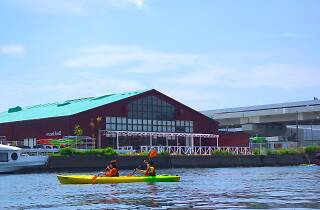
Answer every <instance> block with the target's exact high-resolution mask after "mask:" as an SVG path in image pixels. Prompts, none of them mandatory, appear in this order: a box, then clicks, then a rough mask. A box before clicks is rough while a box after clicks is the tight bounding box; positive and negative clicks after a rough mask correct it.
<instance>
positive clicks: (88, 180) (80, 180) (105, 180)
mask: <svg viewBox="0 0 320 210" xmlns="http://www.w3.org/2000/svg"><path fill="white" fill-rule="evenodd" d="M57 177H58V180H59V181H60V183H61V184H118V183H135V182H179V181H180V176H169V175H158V176H120V177H97V179H96V180H95V181H94V180H92V178H93V177H94V176H88V175H68V176H64V175H58V176H57Z"/></svg>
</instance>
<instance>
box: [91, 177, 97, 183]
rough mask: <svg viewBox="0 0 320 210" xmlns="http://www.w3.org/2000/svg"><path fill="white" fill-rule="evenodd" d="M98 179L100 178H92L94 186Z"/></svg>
mask: <svg viewBox="0 0 320 210" xmlns="http://www.w3.org/2000/svg"><path fill="white" fill-rule="evenodd" d="M97 178H98V176H94V177H92V179H91V180H92V183H93V184H94V183H96V181H97Z"/></svg>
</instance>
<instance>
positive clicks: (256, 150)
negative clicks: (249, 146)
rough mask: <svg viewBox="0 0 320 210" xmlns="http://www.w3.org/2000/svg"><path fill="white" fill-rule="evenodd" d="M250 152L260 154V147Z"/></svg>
mask: <svg viewBox="0 0 320 210" xmlns="http://www.w3.org/2000/svg"><path fill="white" fill-rule="evenodd" d="M252 153H253V155H260V149H258V148H255V149H253V151H252Z"/></svg>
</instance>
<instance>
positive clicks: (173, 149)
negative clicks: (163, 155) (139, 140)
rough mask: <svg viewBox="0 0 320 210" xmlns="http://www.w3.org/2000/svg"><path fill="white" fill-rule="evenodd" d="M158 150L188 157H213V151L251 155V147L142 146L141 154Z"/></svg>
mask: <svg viewBox="0 0 320 210" xmlns="http://www.w3.org/2000/svg"><path fill="white" fill-rule="evenodd" d="M151 149H156V150H157V151H158V152H168V153H170V154H186V155H211V154H212V152H213V151H216V150H218V151H226V152H231V153H233V154H235V155H250V154H251V150H250V148H249V147H214V146H193V147H192V146H141V147H140V150H141V152H149V151H150V150H151Z"/></svg>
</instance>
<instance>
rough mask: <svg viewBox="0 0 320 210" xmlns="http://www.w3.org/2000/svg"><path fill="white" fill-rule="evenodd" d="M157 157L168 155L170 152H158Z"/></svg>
mask: <svg viewBox="0 0 320 210" xmlns="http://www.w3.org/2000/svg"><path fill="white" fill-rule="evenodd" d="M159 155H170V152H167V151H161V152H159Z"/></svg>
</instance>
